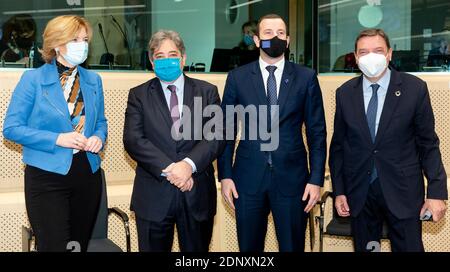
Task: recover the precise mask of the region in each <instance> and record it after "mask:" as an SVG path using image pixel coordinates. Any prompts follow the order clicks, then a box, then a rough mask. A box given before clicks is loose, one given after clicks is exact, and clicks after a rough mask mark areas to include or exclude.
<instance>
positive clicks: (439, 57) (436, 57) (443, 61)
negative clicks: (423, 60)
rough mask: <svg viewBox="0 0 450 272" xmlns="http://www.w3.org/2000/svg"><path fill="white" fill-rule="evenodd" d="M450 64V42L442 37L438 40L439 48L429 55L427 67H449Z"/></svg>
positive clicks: (431, 51) (432, 50)
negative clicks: (449, 44) (449, 43)
mask: <svg viewBox="0 0 450 272" xmlns="http://www.w3.org/2000/svg"><path fill="white" fill-rule="evenodd" d="M449 62H450V48H449V47H448V41H447V40H446V39H445V38H444V37H441V38H439V40H438V46H437V47H435V48H433V49H431V50H430V53H429V54H428V60H427V66H442V65H449Z"/></svg>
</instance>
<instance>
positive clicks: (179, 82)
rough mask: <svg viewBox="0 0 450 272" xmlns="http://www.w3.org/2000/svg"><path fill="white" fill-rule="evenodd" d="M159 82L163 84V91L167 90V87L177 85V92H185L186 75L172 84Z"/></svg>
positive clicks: (182, 75)
mask: <svg viewBox="0 0 450 272" xmlns="http://www.w3.org/2000/svg"><path fill="white" fill-rule="evenodd" d="M159 82H160V83H161V87H162V89H163V91H166V90H167V86H169V85H175V86H176V87H177V92H179V91H181V90H183V86H184V74H181V75H180V76H179V77H178V78H177V79H176V80H175V81H174V82H172V83H168V82H164V81H162V80H159Z"/></svg>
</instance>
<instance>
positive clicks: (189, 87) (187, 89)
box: [183, 75, 195, 111]
mask: <svg viewBox="0 0 450 272" xmlns="http://www.w3.org/2000/svg"><path fill="white" fill-rule="evenodd" d="M194 89H195V83H194V81H193V80H191V78H190V77H188V76H186V75H185V76H184V93H183V105H184V106H186V107H188V108H189V109H190V110H191V111H192V110H194V95H195V93H194Z"/></svg>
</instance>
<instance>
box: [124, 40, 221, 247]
mask: <svg viewBox="0 0 450 272" xmlns="http://www.w3.org/2000/svg"><path fill="white" fill-rule="evenodd" d="M149 58H150V61H151V62H152V65H153V67H154V68H155V73H156V76H157V77H156V78H154V79H151V80H149V81H147V82H145V83H144V84H142V85H139V86H137V87H135V88H133V89H131V90H130V94H129V96H128V104H127V109H126V113H125V127H124V136H123V142H124V145H125V149H126V151H127V152H128V154H130V156H131V157H132V158H133V159H134V160H135V161H136V162H137V167H136V177H135V180H134V188H133V195H132V199H131V210H133V211H134V212H135V214H136V224H137V231H138V240H139V250H140V251H170V250H171V248H172V242H173V233H174V225H175V224H176V225H177V231H178V239H179V244H180V249H181V251H197V252H198V251H204V252H206V251H208V248H209V243H210V240H211V236H212V228H213V219H214V215H215V213H216V185H215V177H214V168H213V165H212V162H213V161H214V160H215V159H216V157H217V156H218V155H219V154H220V152H221V151H222V150H223V147H224V144H225V143H224V141H222V140H214V139H213V140H207V139H205V135H203V127H204V125H205V123H206V122H208V120H210V118H207V117H204V118H203V117H202V118H200V120H201V121H202V122H201V124H202V125H200V126H194V125H193V123H194V119H195V117H194V116H190V113H191V112H192V113H194V112H196V111H197V112H198V110H199V111H200V113H201V112H203V109H204V108H205V107H207V106H211V105H216V107H217V108H219V109H220V98H219V94H218V92H217V87H216V86H214V85H211V84H209V83H207V82H204V81H201V80H196V79H192V78H189V77H187V76H186V75H183V73H182V68H183V66H184V63H185V60H186V54H185V47H184V44H183V41H182V40H181V38H180V36H179V34H178V33H176V32H174V31H159V32H157V33H155V34H154V35H153V36H152V38H151V40H150V42H149ZM194 100H195V101H194ZM199 101H200V102H201V103H200V105H198V104H197V103H198V102H199ZM197 107H200V108H197ZM196 117H197V119H196V120H199V118H198V116H196ZM189 125H190V126H191V127H190V128H189V129H188V128H187V126H189ZM185 131H189V133H188V134H187V135H185ZM212 133H219V134H220V131H212ZM199 135H200V136H199ZM180 136H181V137H180ZM219 139H220V138H219Z"/></svg>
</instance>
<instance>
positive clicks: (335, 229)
mask: <svg viewBox="0 0 450 272" xmlns="http://www.w3.org/2000/svg"><path fill="white" fill-rule="evenodd" d="M329 180H330V175H327V176H326V177H325V181H329ZM328 199H331V200H332V203H331V205H333V215H332V216H333V217H332V218H331V220H330V223H328V225H327V226H326V227H325V226H324V225H325V205H326V203H327V200H328ZM317 205H319V209H320V215H319V216H316V221H317V222H318V224H319V243H320V244H319V251H320V252H323V237H324V235H330V236H342V237H352V230H351V224H350V217H341V216H339V214H338V213H337V211H336V208H335V207H334V195H333V193H332V192H330V191H325V192H324V194H323V195H322V198H321V199H320V201H319V202H317ZM387 238H388V227H387V224H386V222H384V224H383V230H382V238H381V239H387Z"/></svg>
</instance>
